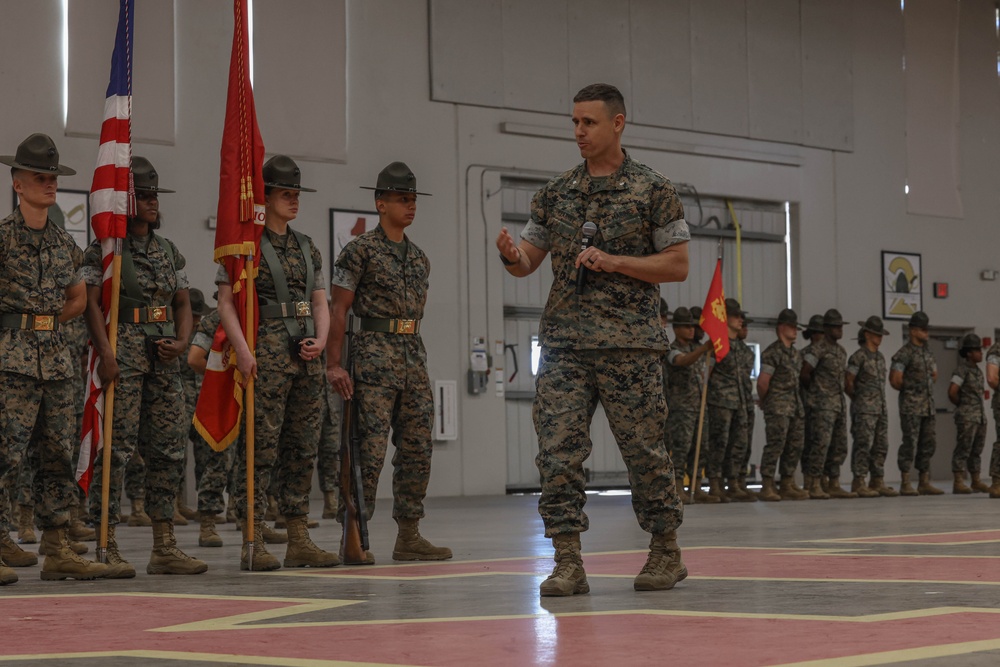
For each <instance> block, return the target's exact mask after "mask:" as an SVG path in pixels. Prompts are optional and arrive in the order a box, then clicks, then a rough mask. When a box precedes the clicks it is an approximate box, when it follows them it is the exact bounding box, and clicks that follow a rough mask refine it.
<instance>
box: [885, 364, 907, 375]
mask: <svg viewBox="0 0 1000 667" xmlns="http://www.w3.org/2000/svg"><path fill="white" fill-rule="evenodd" d="M889 368H890V370H894V371H899V372H900V373H902V372H903V371H905V370H906V364H904V363H903V362H902V361H894V362H892V366H890V367H889Z"/></svg>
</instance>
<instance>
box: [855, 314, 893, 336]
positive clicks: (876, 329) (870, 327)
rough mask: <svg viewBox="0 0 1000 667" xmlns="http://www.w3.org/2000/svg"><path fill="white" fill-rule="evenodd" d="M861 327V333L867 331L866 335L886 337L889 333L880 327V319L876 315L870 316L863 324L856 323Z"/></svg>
mask: <svg viewBox="0 0 1000 667" xmlns="http://www.w3.org/2000/svg"><path fill="white" fill-rule="evenodd" d="M858 324H860V325H861V330H862V331H867V332H868V333H873V334H875V335H876V336H888V335H889V332H888V331H886V330H885V327H884V326H883V325H882V318H881V317H879V316H878V315H872V316H871V317H869V318H868V319H867V320H865V321H864V322H858Z"/></svg>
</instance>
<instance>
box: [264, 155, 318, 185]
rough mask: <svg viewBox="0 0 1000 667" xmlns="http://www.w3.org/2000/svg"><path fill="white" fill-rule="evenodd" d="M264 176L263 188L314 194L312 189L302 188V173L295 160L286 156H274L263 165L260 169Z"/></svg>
mask: <svg viewBox="0 0 1000 667" xmlns="http://www.w3.org/2000/svg"><path fill="white" fill-rule="evenodd" d="M261 172H262V175H263V176H264V186H265V187H269V188H278V189H280V190H299V191H301V192H316V191H315V190H313V189H312V188H304V187H302V185H301V183H302V171H301V170H300V169H299V166H298V165H297V164H295V160H293V159H292V158H290V157H288V156H287V155H275V156H274V157H273V158H271V159H270V160H268V161H267V162H265V163H264V167H263V168H262V169H261Z"/></svg>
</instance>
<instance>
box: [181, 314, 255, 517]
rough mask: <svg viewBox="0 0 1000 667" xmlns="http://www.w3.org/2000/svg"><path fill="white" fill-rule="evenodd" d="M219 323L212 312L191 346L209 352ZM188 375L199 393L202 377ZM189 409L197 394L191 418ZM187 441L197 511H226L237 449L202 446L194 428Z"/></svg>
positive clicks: (202, 320)
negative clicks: (191, 456) (191, 454)
mask: <svg viewBox="0 0 1000 667" xmlns="http://www.w3.org/2000/svg"><path fill="white" fill-rule="evenodd" d="M219 320H220V317H219V311H218V310H213V311H212V312H211V313H209V314H208V315H206V316H205V317H203V318H201V322H199V323H198V328H197V329H195V332H194V336H193V337H192V338H191V345H192V346H194V347H200V348H201V349H203V350H205V352H209V351H210V350H211V349H212V339H213V338H214V337H215V332H216V330H217V329H218V328H219ZM192 374H194V375H195V376H196V377H197V378H198V383H197V391H198V392H200V391H201V381H202V380H203V379H204V376H202V375H198V374H197V373H194V372H193V371H192ZM189 390H190V389H189ZM193 405H197V394H196V395H195V402H194V403H193V404H190V405H189V409H190V410H192V412H191V415H192V416H193V415H194V412H193ZM189 437H190V438H191V442H192V443H193V446H194V477H195V482H196V484H197V485H198V511H199V512H203V513H207V514H221V513H222V512H224V511H225V509H226V499H225V497H224V496H223V492H224V491H225V490H226V484H227V482H228V481H229V474H230V471H231V470H232V467H233V459H234V457H235V454H236V450H237V449H238V448H239V446H238V445H237V446H230V447H227V448H226V449H224V450H222V451H221V452H217V451H215V450H214V449H212V447H211V446H210V445H209V444H208V443H207V442H205V439H204V438H203V437H201V433H199V432H198V430H197V429H195V428H191V430H190V432H189ZM241 439H242V436H241Z"/></svg>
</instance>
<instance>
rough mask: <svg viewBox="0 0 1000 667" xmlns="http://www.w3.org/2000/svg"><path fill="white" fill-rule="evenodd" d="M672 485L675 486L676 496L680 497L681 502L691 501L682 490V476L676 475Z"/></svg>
mask: <svg viewBox="0 0 1000 667" xmlns="http://www.w3.org/2000/svg"><path fill="white" fill-rule="evenodd" d="M674 486H676V487H677V497H678V498H680V499H681V502H682V503H684V504H685V505H687V504H688V503H690V502H691V496H689V495H688V494H687V491H685V490H684V478H683V477H677V478H675V479H674Z"/></svg>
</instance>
